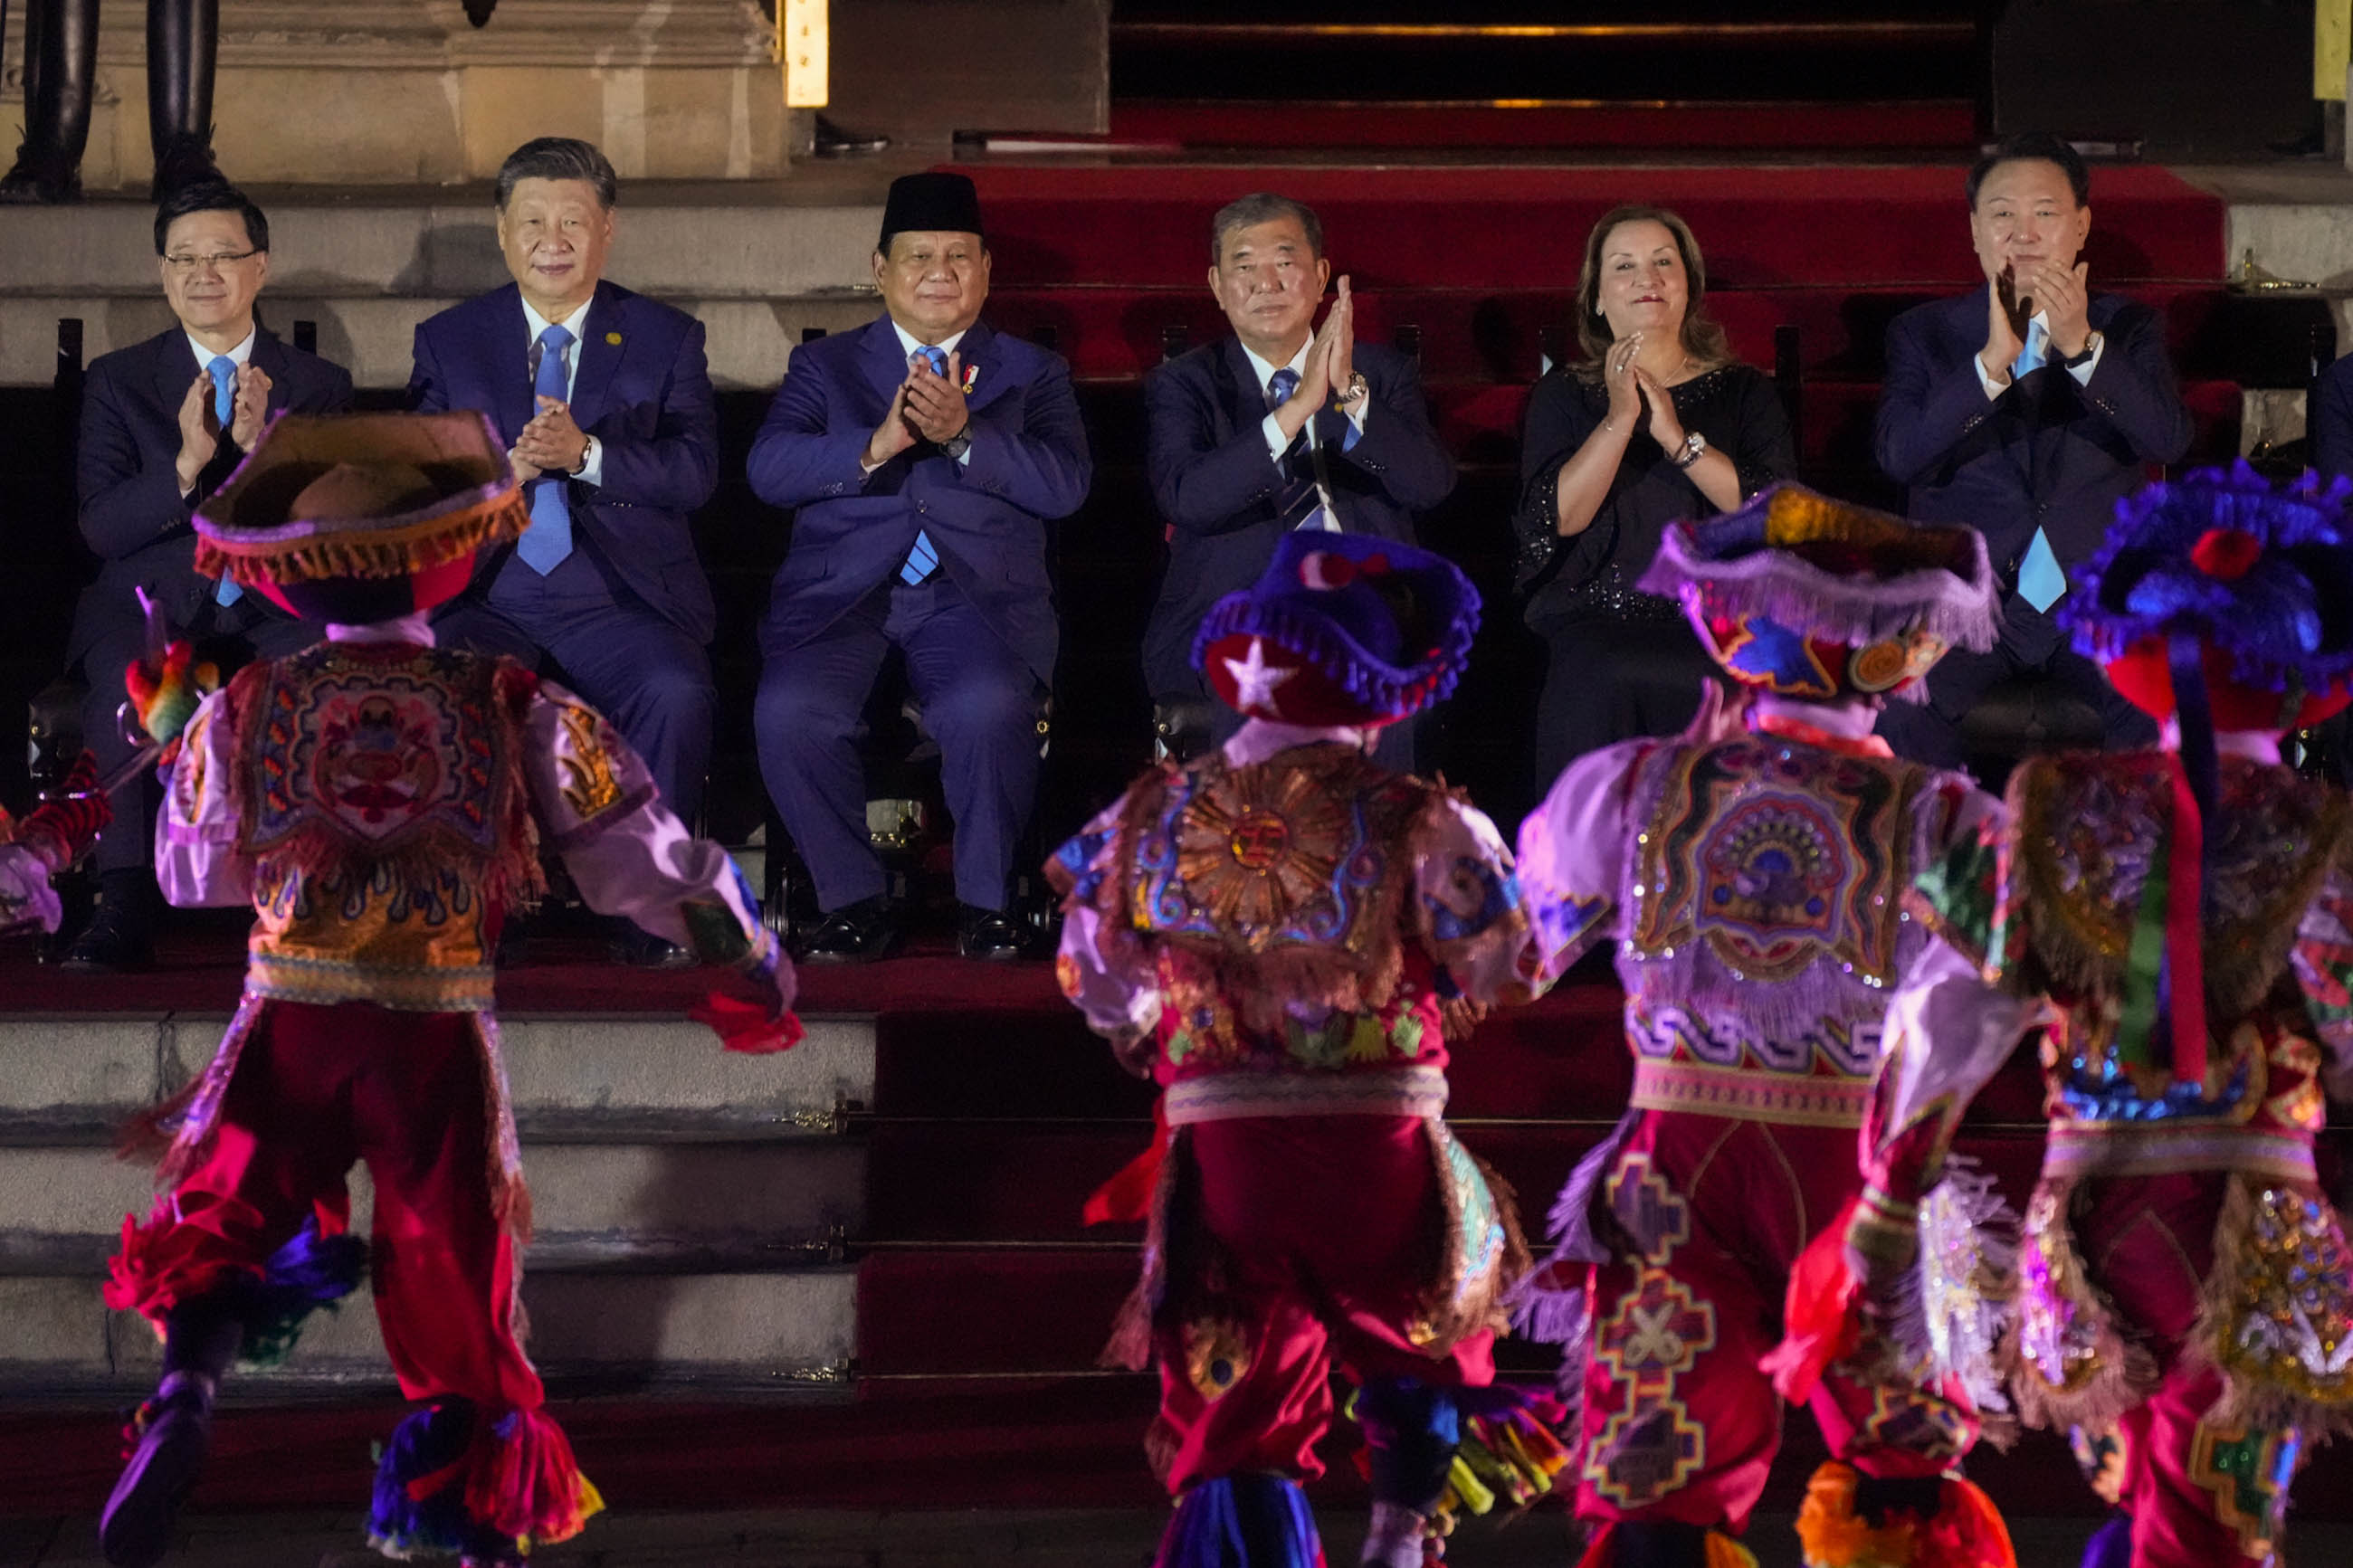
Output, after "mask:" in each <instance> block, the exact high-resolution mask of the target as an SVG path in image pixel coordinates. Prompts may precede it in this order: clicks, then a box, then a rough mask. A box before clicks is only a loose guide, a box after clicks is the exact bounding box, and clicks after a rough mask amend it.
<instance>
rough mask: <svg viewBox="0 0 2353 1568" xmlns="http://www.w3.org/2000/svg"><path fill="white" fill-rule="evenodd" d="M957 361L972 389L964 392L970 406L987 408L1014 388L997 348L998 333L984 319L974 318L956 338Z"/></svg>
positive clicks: (967, 406)
mask: <svg viewBox="0 0 2353 1568" xmlns="http://www.w3.org/2000/svg"><path fill="white" fill-rule="evenodd" d="M956 353H957V354H958V355H959V356H960V357H959V361H958V363H960V364H962V366H963V375H964V378H965V381H967V382H968V383H970V384H971V386H972V391H971V392H969V393H967V394H966V395H965V407H966V408H968V409H979V408H986V407H987V406H988V405H990V404H992V403H994V402H996V401H997V399H998V398H1000V397H1002V396H1004V395H1006V394H1007V393H1008V392H1010V391H1012V390H1013V388H1012V386H1011V384H1009V383H1008V380H1007V379H1006V375H1005V362H1004V360H1003V359H1002V358H1001V357H1000V356H999V355H998V353H997V333H996V331H994V330H993V329H992V328H990V327H989V325H988V324H987V322H985V321H975V322H974V323H973V324H972V329H971V330H970V331H967V332H965V335H964V336H963V337H962V338H960V339H958V340H957V342H956Z"/></svg>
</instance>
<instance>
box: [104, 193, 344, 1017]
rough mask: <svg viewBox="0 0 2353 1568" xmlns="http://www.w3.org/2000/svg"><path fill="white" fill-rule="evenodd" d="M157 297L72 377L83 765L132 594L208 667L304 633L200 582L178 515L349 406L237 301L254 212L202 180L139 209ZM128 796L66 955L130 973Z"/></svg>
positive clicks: (264, 253)
mask: <svg viewBox="0 0 2353 1568" xmlns="http://www.w3.org/2000/svg"><path fill="white" fill-rule="evenodd" d="M155 253H156V254H157V255H158V256H159V257H161V258H163V259H162V263H161V267H160V270H161V272H162V274H163V280H164V300H166V301H167V302H168V303H169V304H170V305H171V307H172V314H173V315H174V316H175V317H176V318H178V320H177V321H174V323H173V325H172V326H171V327H169V328H167V329H166V330H164V331H161V332H159V333H157V334H156V335H155V336H153V337H152V338H150V339H148V340H147V341H146V342H142V343H133V344H132V345H131V346H130V347H129V348H124V349H117V350H116V351H115V352H114V353H110V354H105V355H101V356H100V358H98V359H97V360H95V361H93V362H92V363H91V364H90V372H89V376H88V379H87V381H86V383H85V384H84V389H83V393H82V406H81V437H80V442H79V449H78V454H77V464H76V479H77V484H78V494H79V500H80V521H81V532H82V537H83V538H84V539H86V540H88V541H89V542H90V549H91V550H93V551H95V552H97V553H98V555H99V558H100V561H101V562H102V563H103V564H102V565H101V566H100V569H99V574H98V581H97V582H95V583H94V584H91V585H90V588H89V589H88V590H87V591H86V592H85V593H84V594H83V595H82V597H81V603H80V604H79V605H78V606H77V607H76V609H75V612H74V624H73V633H72V637H71V640H70V642H69V645H68V647H67V655H66V657H67V660H68V662H69V664H72V663H78V664H79V665H80V666H81V669H82V676H83V679H85V680H86V681H88V683H89V686H90V695H89V696H88V697H87V698H85V699H84V700H83V704H82V725H83V733H84V736H85V738H86V741H87V743H88V744H89V746H90V750H91V751H92V752H95V753H96V754H97V757H98V761H99V765H100V771H101V772H105V771H107V770H111V769H112V768H113V767H114V766H115V765H116V764H117V763H120V762H121V761H122V760H123V759H124V758H125V757H126V756H128V755H129V747H128V745H127V743H126V742H124V741H123V740H122V738H121V733H120V731H119V730H118V729H117V726H116V724H115V719H114V710H115V707H116V705H117V704H118V703H120V702H121V700H122V670H123V667H124V666H125V665H127V664H129V663H130V662H131V661H132V660H133V659H135V658H139V657H140V655H141V653H142V651H143V650H144V648H145V643H146V626H145V621H144V619H143V617H142V614H141V611H140V607H139V598H138V592H137V591H138V590H140V589H142V588H143V589H145V590H146V592H147V593H148V595H150V596H151V597H153V599H154V600H155V601H156V602H157V603H159V604H160V605H162V606H163V608H164V615H165V616H166V617H167V618H168V619H169V621H170V623H171V626H172V628H173V631H174V635H175V636H178V637H185V638H187V639H188V640H190V641H191V642H194V643H195V644H196V645H197V647H198V648H199V649H200V651H201V652H202V653H203V655H204V657H206V658H211V659H213V660H214V661H215V662H216V663H221V664H223V665H227V664H232V663H242V662H243V661H245V660H246V659H248V658H256V657H259V658H276V657H278V656H280V655H282V654H289V653H292V652H294V651H295V650H296V649H298V648H301V647H304V646H306V645H308V644H310V643H311V642H314V641H316V640H317V639H318V637H320V635H321V634H322V628H321V627H318V626H310V625H306V624H305V623H303V622H301V621H297V620H295V619H293V618H291V617H290V616H287V615H285V614H284V613H283V612H281V611H280V610H278V609H277V608H276V607H274V606H273V605H269V603H268V601H266V600H264V599H263V598H262V597H261V596H260V595H258V594H248V593H244V592H242V591H241V590H239V589H238V588H237V586H236V585H235V584H229V583H222V582H215V581H213V580H212V579H210V578H206V577H200V576H198V575H197V574H196V569H195V548H196V545H195V533H194V531H192V529H191V526H190V521H189V520H190V518H191V516H192V515H193V514H194V512H195V508H196V506H197V504H198V503H200V502H201V501H203V500H204V499H205V498H206V496H209V495H211V494H212V492H213V491H214V490H215V489H217V488H218V487H219V486H220V484H221V482H222V481H223V480H224V479H227V477H228V474H229V470H230V469H232V468H236V467H237V464H238V463H239V462H240V461H242V460H243V458H244V457H245V454H246V451H247V450H248V448H249V447H251V446H252V445H253V444H254V442H255V441H257V440H259V438H260V435H261V429H262V426H264V425H266V424H267V423H268V422H269V416H271V415H274V414H278V413H280V412H282V411H284V410H286V409H289V408H291V409H295V410H298V411H300V412H301V413H305V414H334V413H340V412H342V411H343V410H344V409H346V408H348V407H350V406H351V402H352V378H351V374H350V373H349V372H347V371H345V370H344V369H343V367H341V366H340V365H334V364H330V363H328V362H327V361H325V360H322V359H321V358H319V357H318V356H317V355H316V354H308V353H303V352H302V351H301V350H300V349H298V348H295V347H293V346H292V345H290V344H289V343H284V342H280V341H279V340H278V339H277V338H276V337H275V336H274V335H272V334H271V333H270V331H269V330H268V329H267V328H265V327H263V326H262V325H261V324H260V322H259V320H258V319H257V317H256V315H255V312H254V302H255V300H256V299H257V297H259V294H260V292H261V289H262V285H263V284H265V283H266V282H268V281H269V219H268V218H267V217H266V216H263V214H262V211H261V209H260V208H259V206H256V205H254V204H253V202H252V200H251V199H250V198H248V196H247V195H245V193H244V192H242V191H240V190H238V189H237V187H236V186H234V185H231V184H226V183H224V182H220V181H211V182H205V183H200V184H193V185H186V186H183V187H181V188H180V189H179V190H177V191H174V193H172V195H169V196H167V197H166V198H165V199H164V205H162V206H161V207H159V208H157V209H156V213H155ZM136 800H137V795H136V792H135V791H133V790H125V791H124V792H123V793H122V794H121V795H118V796H117V797H116V798H115V802H114V806H115V816H114V821H113V823H112V824H111V826H109V827H108V828H107V829H106V831H105V832H103V833H101V834H100V836H99V840H98V850H97V857H96V866H97V869H98V881H99V903H98V910H97V913H96V914H95V915H94V916H92V918H91V920H90V924H89V926H88V927H87V928H86V929H84V930H83V931H82V932H81V934H80V935H79V937H77V938H76V939H75V941H74V943H73V945H72V946H71V947H70V948H69V949H68V951H67V956H66V964H67V966H68V967H69V968H76V969H90V970H116V969H132V968H138V967H140V966H142V965H143V964H144V963H147V962H148V960H149V958H150V957H151V955H152V935H153V921H154V912H153V911H154V909H155V903H156V900H155V879H154V872H153V869H152V868H151V866H150V859H151V858H150V856H149V854H148V821H149V818H148V810H147V808H145V807H141V808H138V809H134V803H135V802H136Z"/></svg>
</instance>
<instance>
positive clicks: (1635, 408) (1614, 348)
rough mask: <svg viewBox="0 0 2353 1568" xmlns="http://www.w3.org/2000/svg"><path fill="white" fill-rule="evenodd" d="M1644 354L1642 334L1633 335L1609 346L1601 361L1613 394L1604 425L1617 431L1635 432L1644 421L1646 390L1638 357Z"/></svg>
mask: <svg viewBox="0 0 2353 1568" xmlns="http://www.w3.org/2000/svg"><path fill="white" fill-rule="evenodd" d="M1641 352H1642V334H1641V333H1640V332H1629V333H1627V334H1626V336H1624V337H1622V338H1620V339H1619V340H1618V341H1617V342H1614V343H1611V344H1610V345H1609V353H1608V354H1607V355H1605V356H1603V358H1602V361H1601V382H1602V384H1603V385H1604V386H1606V387H1607V388H1608V389H1609V413H1608V414H1606V415H1604V416H1602V423H1603V424H1605V425H1607V426H1609V427H1610V428H1611V429H1613V430H1624V431H1628V432H1631V431H1632V429H1633V428H1634V426H1636V425H1637V424H1639V423H1641V418H1642V386H1641V378H1640V374H1639V373H1638V372H1637V371H1636V370H1635V369H1634V356H1635V355H1637V354H1639V353H1641Z"/></svg>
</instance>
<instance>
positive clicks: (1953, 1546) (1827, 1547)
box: [1798, 1459, 2018, 1568]
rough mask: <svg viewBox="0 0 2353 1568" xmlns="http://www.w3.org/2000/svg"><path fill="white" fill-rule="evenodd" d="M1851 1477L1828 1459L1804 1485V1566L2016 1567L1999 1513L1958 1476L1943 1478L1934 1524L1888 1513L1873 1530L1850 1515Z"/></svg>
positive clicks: (1853, 1482) (1800, 1529)
mask: <svg viewBox="0 0 2353 1568" xmlns="http://www.w3.org/2000/svg"><path fill="white" fill-rule="evenodd" d="M1857 1484H1858V1477H1857V1476H1856V1474H1855V1471H1854V1468H1853V1467H1852V1466H1850V1465H1844V1464H1841V1463H1840V1462H1839V1461H1837V1460H1835V1459H1832V1460H1831V1461H1829V1462H1828V1463H1826V1464H1824V1465H1822V1466H1821V1467H1820V1468H1819V1469H1817V1470H1815V1471H1814V1473H1813V1477H1812V1479H1810V1480H1809V1481H1808V1482H1807V1483H1806V1500H1805V1502H1804V1503H1803V1504H1802V1505H1801V1506H1800V1507H1799V1510H1798V1542H1799V1546H1800V1547H1801V1548H1802V1549H1803V1550H1804V1552H1805V1560H1806V1565H1807V1568H2018V1554H2017V1552H2014V1551H2013V1550H2012V1549H2011V1547H2010V1531H2009V1529H2008V1528H2007V1527H2006V1526H2005V1525H2004V1524H2003V1523H2002V1521H2001V1514H2000V1510H1997V1509H1995V1507H1994V1506H1993V1501H1992V1500H1991V1499H1989V1498H1988V1497H1987V1496H1986V1495H1985V1493H1984V1491H1983V1490H1981V1489H1978V1487H1977V1486H1976V1485H1974V1484H1973V1483H1971V1482H1969V1481H1966V1480H1963V1479H1961V1478H1960V1477H1958V1476H1947V1477H1946V1478H1945V1479H1944V1495H1943V1497H1942V1499H1941V1500H1939V1503H1938V1506H1937V1509H1936V1516H1935V1517H1934V1518H1933V1519H1926V1520H1923V1519H1919V1518H1917V1517H1916V1516H1915V1515H1913V1514H1910V1513H1894V1514H1891V1515H1890V1517H1889V1518H1888V1520H1887V1521H1886V1522H1885V1523H1883V1524H1878V1525H1874V1524H1873V1523H1871V1522H1870V1521H1868V1520H1866V1519H1864V1518H1863V1517H1862V1515H1860V1514H1858V1513H1856V1512H1855V1510H1854V1499H1855V1490H1856V1487H1857Z"/></svg>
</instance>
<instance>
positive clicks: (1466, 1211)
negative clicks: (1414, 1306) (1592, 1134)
mask: <svg viewBox="0 0 2353 1568" xmlns="http://www.w3.org/2000/svg"><path fill="white" fill-rule="evenodd" d="M1422 1125H1423V1126H1424V1128H1425V1129H1426V1130H1427V1132H1428V1137H1429V1142H1430V1161H1431V1163H1432V1164H1433V1165H1434V1166H1435V1167H1436V1175H1437V1178H1438V1184H1439V1192H1440V1194H1441V1200H1440V1201H1441V1204H1442V1206H1443V1208H1444V1211H1445V1218H1446V1232H1445V1237H1444V1239H1443V1246H1444V1248H1445V1252H1444V1257H1445V1259H1446V1261H1445V1265H1444V1268H1443V1269H1442V1271H1441V1273H1440V1278H1439V1279H1438V1281H1437V1282H1436V1284H1435V1285H1434V1286H1433V1287H1432V1288H1431V1289H1430V1290H1429V1291H1427V1292H1426V1293H1425V1295H1424V1297H1423V1300H1424V1301H1425V1303H1426V1307H1425V1315H1426V1320H1427V1323H1428V1327H1429V1330H1430V1339H1429V1340H1428V1341H1427V1342H1425V1343H1424V1344H1423V1346H1422V1348H1423V1350H1424V1351H1425V1352H1427V1353H1429V1354H1430V1355H1433V1356H1437V1355H1443V1354H1445V1353H1446V1352H1448V1351H1450V1350H1451V1349H1453V1348H1454V1347H1455V1346H1456V1345H1458V1344H1460V1343H1461V1342H1462V1341H1463V1340H1465V1339H1468V1338H1469V1337H1470V1336H1471V1335H1472V1334H1474V1333H1477V1332H1479V1331H1481V1330H1482V1329H1485V1330H1492V1331H1494V1332H1496V1333H1499V1334H1500V1333H1504V1332H1506V1331H1509V1329H1510V1327H1511V1318H1510V1314H1509V1313H1508V1311H1507V1310H1505V1306H1504V1303H1505V1302H1507V1301H1509V1300H1511V1299H1512V1296H1513V1294H1514V1292H1515V1291H1516V1290H1517V1289H1519V1284H1520V1281H1521V1280H1522V1279H1525V1278H1527V1275H1528V1272H1529V1269H1530V1268H1531V1267H1532V1261H1531V1258H1530V1257H1529V1253H1528V1242H1527V1237H1526V1236H1525V1234H1524V1233H1523V1232H1522V1231H1521V1229H1520V1209H1519V1194H1518V1193H1517V1192H1515V1191H1514V1189H1513V1187H1512V1184H1510V1183H1509V1182H1507V1181H1505V1180H1504V1178H1503V1177H1502V1176H1500V1175H1498V1174H1497V1173H1496V1172H1495V1169H1494V1167H1493V1166H1492V1165H1490V1164H1488V1163H1487V1162H1486V1161H1484V1160H1482V1159H1481V1158H1479V1156H1478V1155H1476V1154H1473V1153H1472V1152H1470V1151H1469V1150H1467V1149H1465V1148H1463V1147H1462V1145H1461V1142H1460V1141H1459V1140H1457V1139H1456V1138H1455V1136H1454V1134H1453V1133H1452V1132H1451V1131H1448V1130H1447V1126H1446V1123H1445V1122H1444V1121H1440V1119H1438V1118H1437V1117H1434V1116H1433V1117H1430V1118H1428V1119H1426V1120H1425V1121H1424V1122H1423V1124H1422ZM1458 1162H1467V1163H1468V1164H1469V1166H1470V1168H1471V1171H1472V1172H1473V1173H1475V1179H1476V1180H1477V1181H1479V1182H1480V1183H1482V1184H1484V1185H1485V1188H1486V1198H1487V1203H1488V1205H1490V1206H1491V1207H1492V1208H1493V1212H1494V1220H1495V1224H1496V1226H1497V1227H1498V1228H1499V1229H1500V1230H1501V1232H1502V1236H1501V1238H1500V1239H1501V1245H1500V1247H1499V1248H1498V1250H1497V1252H1496V1255H1495V1256H1494V1258H1493V1259H1492V1260H1490V1261H1487V1262H1485V1263H1483V1264H1480V1263H1476V1262H1475V1261H1473V1260H1472V1257H1471V1253H1472V1248H1473V1247H1476V1246H1477V1243H1476V1242H1475V1240H1474V1239H1473V1238H1471V1237H1467V1236H1466V1235H1465V1234H1464V1232H1465V1227H1466V1226H1469V1225H1472V1224H1474V1223H1476V1221H1477V1218H1478V1215H1476V1214H1475V1213H1474V1212H1472V1210H1473V1206H1474V1205H1475V1203H1476V1198H1477V1194H1468V1193H1465V1192H1464V1191H1463V1190H1462V1188H1463V1185H1464V1183H1463V1181H1462V1178H1463V1176H1464V1175H1465V1173H1464V1172H1463V1171H1462V1169H1461V1165H1460V1163H1458Z"/></svg>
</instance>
